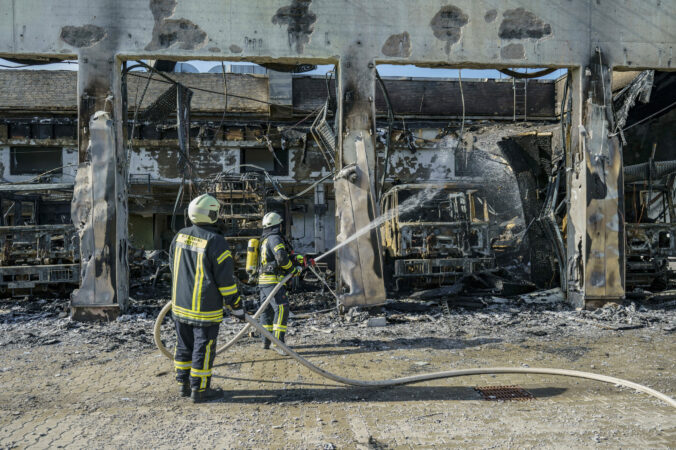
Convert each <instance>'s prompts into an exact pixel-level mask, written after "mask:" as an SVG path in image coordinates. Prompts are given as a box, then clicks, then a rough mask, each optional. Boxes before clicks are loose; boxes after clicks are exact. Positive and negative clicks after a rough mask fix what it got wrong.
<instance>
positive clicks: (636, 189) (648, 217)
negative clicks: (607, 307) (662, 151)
mask: <svg viewBox="0 0 676 450" xmlns="http://www.w3.org/2000/svg"><path fill="white" fill-rule="evenodd" d="M675 188H676V186H675V183H674V176H671V177H668V180H667V182H666V183H659V182H657V183H654V184H652V185H651V186H646V183H644V182H638V183H628V184H627V185H626V186H625V201H626V207H625V211H626V213H627V223H626V233H627V288H628V289H637V288H638V289H646V290H649V291H661V290H664V289H671V288H674V287H676V222H674V215H675V214H676V206H675V205H674V203H675V202H674V196H675Z"/></svg>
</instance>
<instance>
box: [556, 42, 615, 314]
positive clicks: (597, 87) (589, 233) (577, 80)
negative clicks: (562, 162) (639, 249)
mask: <svg viewBox="0 0 676 450" xmlns="http://www.w3.org/2000/svg"><path fill="white" fill-rule="evenodd" d="M610 82H611V70H610V69H609V67H608V66H607V65H606V64H605V63H604V62H603V56H602V54H601V52H600V51H598V50H597V51H596V53H595V54H594V55H593V56H592V58H591V61H590V65H589V67H588V68H586V69H581V70H579V69H576V70H574V71H573V129H572V130H571V134H572V143H571V144H572V145H571V146H570V148H571V152H570V154H569V155H568V160H567V162H568V163H569V165H568V167H569V169H570V170H569V176H570V179H569V189H570V190H569V193H568V194H569V210H568V264H567V265H568V267H567V274H568V299H569V301H570V302H571V303H572V304H573V305H575V306H578V307H584V306H588V305H594V304H598V303H603V302H605V301H610V300H617V299H621V298H623V297H624V294H625V291H624V287H625V248H624V246H625V242H624V240H625V238H624V184H623V175H622V171H623V165H622V147H621V146H620V143H619V140H618V138H617V137H609V136H608V134H609V133H610V130H612V129H613V126H614V125H613V121H614V119H613V112H612V92H611V84H610Z"/></svg>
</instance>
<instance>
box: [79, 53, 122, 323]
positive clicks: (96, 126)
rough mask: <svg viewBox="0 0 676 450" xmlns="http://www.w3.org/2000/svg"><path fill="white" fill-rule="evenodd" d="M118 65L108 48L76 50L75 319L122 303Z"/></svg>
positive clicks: (103, 314) (112, 313) (103, 315)
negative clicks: (78, 276) (77, 243)
mask: <svg viewBox="0 0 676 450" xmlns="http://www.w3.org/2000/svg"><path fill="white" fill-rule="evenodd" d="M120 86H121V67H120V63H119V61H117V60H116V58H115V57H114V54H113V53H112V52H110V53H108V52H104V51H101V49H97V50H96V51H93V50H92V51H86V50H82V51H81V53H80V55H79V71H78V145H79V161H80V164H79V167H78V173H77V177H76V183H75V189H74V194H73V203H72V217H73V223H74V224H75V226H76V228H77V229H78V234H79V236H80V256H81V272H82V274H81V275H82V276H81V280H82V281H81V285H80V288H79V289H78V290H76V291H75V292H74V293H73V295H72V298H71V316H72V317H73V318H74V319H77V320H97V319H104V320H112V319H114V318H115V317H117V315H118V314H119V313H120V312H121V311H124V310H125V309H126V308H127V305H128V300H129V267H128V264H127V241H128V229H127V227H128V225H127V184H126V165H125V161H126V155H125V150H124V145H123V143H124V130H123V121H122V120H121V119H122V118H123V107H122V98H121V89H120Z"/></svg>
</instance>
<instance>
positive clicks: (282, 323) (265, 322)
mask: <svg viewBox="0 0 676 450" xmlns="http://www.w3.org/2000/svg"><path fill="white" fill-rule="evenodd" d="M274 288H275V285H274V284H271V285H263V286H258V289H259V291H260V298H261V302H264V301H265V299H266V298H268V295H269V294H270V292H272V290H273V289H274ZM288 319H289V298H288V297H287V296H286V287H282V288H281V289H280V290H279V291H278V292H277V294H275V296H274V298H272V299H271V300H270V303H269V304H268V306H267V308H265V310H264V311H263V313H262V314H261V325H262V326H263V328H265V329H266V330H268V331H269V332H270V333H272V334H273V335H274V336H275V337H276V338H277V339H279V340H280V341H282V342H284V336H285V335H286V322H287V320H288ZM263 346H264V347H265V348H268V347H270V341H269V340H268V339H266V338H265V337H263Z"/></svg>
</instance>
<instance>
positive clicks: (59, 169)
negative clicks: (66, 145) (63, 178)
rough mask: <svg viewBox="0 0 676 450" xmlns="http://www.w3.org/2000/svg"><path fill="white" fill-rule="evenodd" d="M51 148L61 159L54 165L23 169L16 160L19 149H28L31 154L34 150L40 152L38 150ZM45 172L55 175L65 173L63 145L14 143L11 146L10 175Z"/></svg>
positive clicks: (27, 151)
mask: <svg viewBox="0 0 676 450" xmlns="http://www.w3.org/2000/svg"><path fill="white" fill-rule="evenodd" d="M47 149H48V150H50V151H52V150H53V151H54V153H58V155H59V157H58V158H59V159H58V163H57V164H56V166H54V167H48V168H36V169H34V170H21V168H20V167H18V164H17V161H15V156H14V155H15V152H16V151H17V150H23V151H26V153H27V154H30V153H32V152H36V154H39V153H37V152H40V151H44V150H47ZM45 172H51V173H52V174H54V175H63V147H59V146H53V145H39V146H38V145H13V146H11V147H9V174H10V175H15V176H21V175H40V174H42V173H45Z"/></svg>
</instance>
